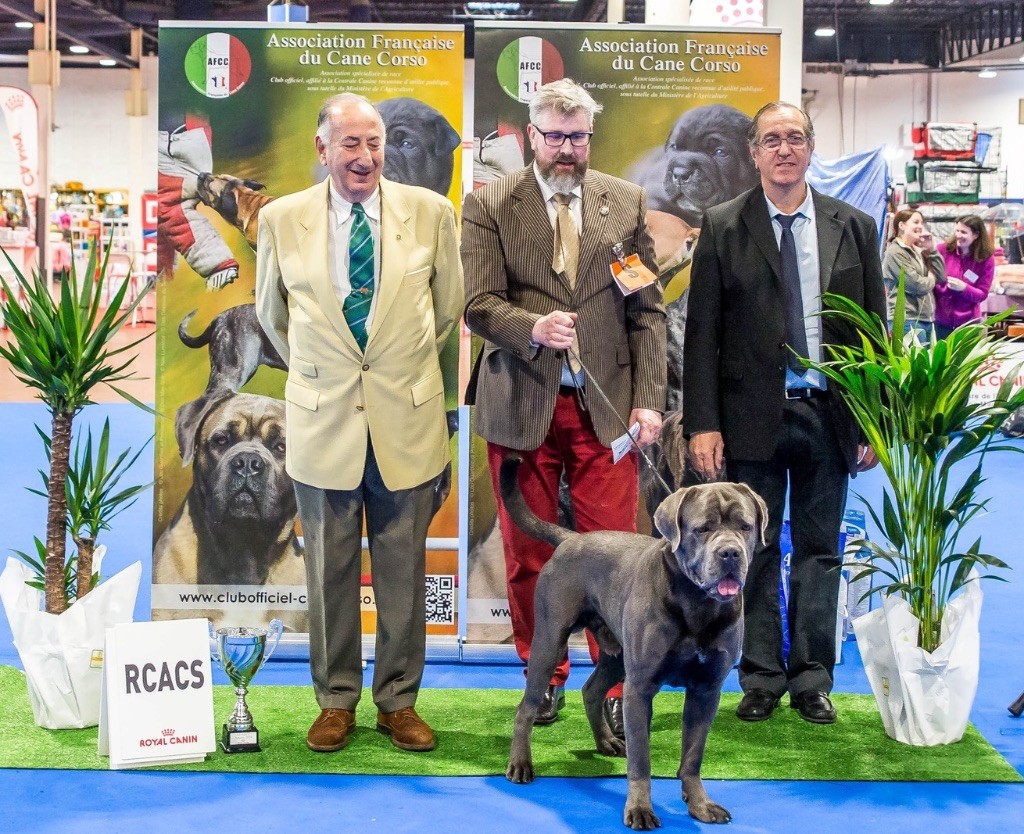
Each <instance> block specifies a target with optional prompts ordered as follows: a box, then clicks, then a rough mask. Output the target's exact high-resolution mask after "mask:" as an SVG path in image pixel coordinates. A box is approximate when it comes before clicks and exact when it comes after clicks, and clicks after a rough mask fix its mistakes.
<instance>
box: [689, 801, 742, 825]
mask: <svg viewBox="0 0 1024 834" xmlns="http://www.w3.org/2000/svg"><path fill="white" fill-rule="evenodd" d="M686 810H688V811H689V812H690V816H691V817H693V818H694V819H695V820H700V821H701V822H731V821H732V814H730V813H729V812H728V811H727V810H725V808H723V807H722V806H721V805H719V804H718V803H717V802H712V801H711V800H710V799H708V800H705V801H704V802H688V803H687V804H686Z"/></svg>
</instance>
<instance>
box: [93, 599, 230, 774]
mask: <svg viewBox="0 0 1024 834" xmlns="http://www.w3.org/2000/svg"><path fill="white" fill-rule="evenodd" d="M208 629H209V626H208V621H207V620H198V619H197V620H169V621H166V622H152V623H126V624H124V625H117V626H113V627H112V628H108V629H107V639H106V646H105V650H104V658H103V693H102V701H101V706H100V728H99V752H100V755H102V756H109V757H110V767H111V769H112V770H118V769H121V768H127V767H145V766H147V765H155V764H171V763H174V762H200V761H202V760H203V759H204V758H206V754H207V753H211V752H213V750H214V749H215V748H216V743H217V741H216V733H215V731H214V719H213V681H212V676H211V669H210V639H209V630H208Z"/></svg>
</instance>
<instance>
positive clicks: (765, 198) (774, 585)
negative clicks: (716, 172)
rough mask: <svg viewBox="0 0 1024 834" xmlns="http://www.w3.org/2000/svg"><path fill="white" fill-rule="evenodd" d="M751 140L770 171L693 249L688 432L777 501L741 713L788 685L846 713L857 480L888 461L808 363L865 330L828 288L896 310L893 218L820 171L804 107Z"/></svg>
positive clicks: (765, 707)
mask: <svg viewBox="0 0 1024 834" xmlns="http://www.w3.org/2000/svg"><path fill="white" fill-rule="evenodd" d="M748 140H749V144H750V153H751V156H752V157H753V160H754V165H755V167H756V168H757V170H758V173H759V174H760V177H761V184H760V185H758V186H756V187H755V188H753V189H752V190H750V191H748V192H746V193H745V194H741V195H740V196H739V197H736V198H735V199H734V200H730V201H729V202H727V203H723V204H722V205H719V206H715V207H714V208H711V209H709V210H708V211H707V212H706V213H705V215H704V220H703V222H702V223H701V232H700V239H699V240H698V242H697V247H696V249H695V250H694V253H693V265H692V267H691V285H690V298H689V307H688V310H687V319H686V338H685V341H684V346H683V429H684V431H685V433H686V435H687V437H688V438H689V441H690V446H689V450H690V454H691V455H692V457H693V460H694V464H695V466H696V468H697V469H698V471H699V472H700V473H701V474H702V475H704V476H705V477H708V478H712V477H715V475H716V474H717V473H718V472H719V470H720V469H721V468H722V466H723V465H724V466H725V472H726V476H727V477H728V479H729V480H731V481H738V482H741V483H745V484H747V485H749V486H750V487H751V488H752V489H753V490H754V491H755V492H757V493H758V494H759V495H760V496H761V497H762V498H763V499H764V500H765V503H766V504H767V506H768V514H769V521H768V528H767V532H766V535H765V543H764V544H763V545H762V546H761V547H760V548H759V549H758V550H757V552H756V553H755V555H754V558H753V560H752V562H751V565H750V570H749V572H748V573H747V582H746V585H745V586H744V588H743V601H744V609H745V610H744V623H745V631H744V638H743V656H742V658H741V660H740V670H739V678H740V685H741V686H742V687H743V691H744V695H743V699H742V700H741V701H740V704H739V707H738V708H737V710H736V715H737V716H738V717H739V718H741V719H742V720H745V721H763V720H765V719H767V718H770V717H771V715H772V712H773V711H774V710H775V707H776V706H778V704H779V699H780V697H781V696H782V695H783V693H785V692H787V691H788V692H789V696H790V706H791V707H793V708H794V709H797V710H799V713H800V716H801V717H802V718H803V719H805V720H806V721H810V722H812V723H816V724H831V723H832V722H834V721H835V720H836V713H835V709H834V708H833V706H832V703H831V701H830V699H829V697H828V695H829V692H830V691H831V689H832V680H833V677H832V676H833V669H834V666H835V662H836V650H835V628H836V611H837V604H838V596H839V563H840V562H839V554H838V541H839V527H840V523H841V521H842V517H843V508H844V505H845V502H846V488H847V481H848V477H849V476H852V475H856V474H857V473H858V472H861V471H864V470H865V469H870V468H871V467H872V466H874V465H875V463H876V462H877V460H876V458H875V456H874V452H873V451H872V450H871V448H870V447H869V446H866V445H864V443H863V441H862V440H861V438H860V437H859V433H858V430H857V426H856V424H855V423H854V420H853V417H852V416H851V414H850V413H849V411H848V410H847V409H846V408H845V406H844V405H843V403H842V402H841V400H840V398H839V397H838V396H836V395H834V394H833V393H832V392H831V391H830V390H829V389H828V387H827V385H826V382H825V380H824V378H823V377H822V376H821V374H820V373H818V372H816V371H813V370H808V369H807V368H806V364H805V362H804V360H805V359H808V358H810V359H813V360H820V359H822V358H823V353H822V349H823V346H824V345H828V344H850V343H854V342H856V343H859V339H858V335H857V333H856V332H854V331H853V330H852V328H850V327H849V326H848V325H845V324H844V323H843V322H840V321H838V320H837V319H835V318H831V317H827V316H826V317H821V316H820V315H819V313H820V312H821V309H822V303H821V294H822V293H823V292H830V293H836V294H839V295H844V296H846V297H848V298H850V299H852V300H853V301H855V302H857V303H858V304H860V305H861V306H862V307H864V308H865V309H867V310H869V311H871V312H874V313H877V314H878V315H879V316H880V317H881V318H882V319H883V320H884V319H885V315H886V307H885V289H884V287H883V284H882V267H881V263H880V261H879V256H878V226H877V224H876V223H875V221H874V219H872V218H871V217H869V216H868V215H866V214H864V213H863V212H861V211H858V210H857V209H855V208H853V207H852V206H849V205H847V204H846V203H843V202H841V201H839V200H834V199H832V198H830V197H826V196H825V195H823V194H819V193H818V192H817V191H815V190H814V189H813V188H811V187H810V186H809V185H808V184H807V182H806V181H805V175H806V173H807V168H808V166H809V165H810V161H811V154H812V152H813V151H814V126H813V125H812V124H811V120H810V118H809V117H808V116H807V114H806V113H805V112H804V111H803V110H801V109H800V108H798V107H796V106H794V105H791V104H787V103H786V102H782V101H776V102H772V103H770V104H766V105H765V106H764V107H762V108H761V110H759V111H758V113H757V115H756V116H755V117H754V120H753V122H752V124H751V128H750V133H749V135H748ZM824 358H827V355H826V356H825V357H824ZM787 489H788V492H789V512H790V523H791V529H792V540H793V555H792V561H791V568H790V591H789V605H788V626H789V634H790V651H789V655H788V657H786V658H784V657H783V655H782V618H781V612H780V606H779V574H780V552H779V534H780V531H781V528H782V515H783V511H784V509H785V505H786V493H787Z"/></svg>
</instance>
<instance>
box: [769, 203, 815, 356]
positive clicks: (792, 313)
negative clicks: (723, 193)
mask: <svg viewBox="0 0 1024 834" xmlns="http://www.w3.org/2000/svg"><path fill="white" fill-rule="evenodd" d="M798 217H803V215H802V214H800V213H799V212H797V213H796V214H776V215H775V219H776V220H778V221H779V223H781V224H782V239H781V240H780V241H779V254H780V255H782V289H783V292H784V293H785V302H786V341H787V342H788V343H789V346H790V347H791V348H792V350H790V351H788V354H789V355H788V356H787V357H786V363H787V364H788V365H789V367H790V369H791V370H792V371H793V372H794V373H797V374H801V375H802V374H803V373H804V371H805V370H806V368H805V367H804V364H803V362H801V361H800V359H801V357H803V358H804V359H806V358H807V329H806V327H805V325H804V299H803V294H802V293H801V292H800V261H799V259H798V258H797V256H796V239H795V238H794V237H793V221H794V220H796V219H797V218H798ZM794 351H796V353H794ZM797 354H799V356H798V355H797Z"/></svg>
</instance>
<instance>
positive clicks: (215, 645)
mask: <svg viewBox="0 0 1024 834" xmlns="http://www.w3.org/2000/svg"><path fill="white" fill-rule="evenodd" d="M206 624H207V625H208V626H209V628H210V657H211V658H212V659H213V660H215V661H217V663H220V644H219V640H218V639H217V629H215V628H214V627H213V620H207V621H206ZM221 665H223V664H221Z"/></svg>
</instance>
